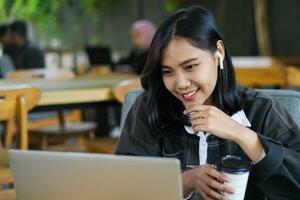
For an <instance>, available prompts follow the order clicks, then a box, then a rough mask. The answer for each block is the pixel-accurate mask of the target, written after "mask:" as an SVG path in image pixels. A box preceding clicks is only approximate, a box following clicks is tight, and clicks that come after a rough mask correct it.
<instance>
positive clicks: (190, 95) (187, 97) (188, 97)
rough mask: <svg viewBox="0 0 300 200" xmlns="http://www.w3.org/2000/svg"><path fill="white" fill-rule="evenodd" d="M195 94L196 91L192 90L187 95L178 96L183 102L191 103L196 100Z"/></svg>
mask: <svg viewBox="0 0 300 200" xmlns="http://www.w3.org/2000/svg"><path fill="white" fill-rule="evenodd" d="M197 92H198V90H194V91H192V92H189V93H185V94H181V95H180V96H181V98H182V99H183V100H184V101H193V100H194V99H195V98H196V95H197Z"/></svg>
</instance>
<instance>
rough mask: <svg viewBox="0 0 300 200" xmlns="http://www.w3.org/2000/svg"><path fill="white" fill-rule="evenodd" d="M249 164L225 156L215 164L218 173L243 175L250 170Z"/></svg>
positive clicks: (236, 158)
mask: <svg viewBox="0 0 300 200" xmlns="http://www.w3.org/2000/svg"><path fill="white" fill-rule="evenodd" d="M250 167H251V162H250V161H249V160H246V159H243V158H242V157H239V156H232V155H227V156H225V157H223V158H221V159H220V160H219V161H218V162H217V168H218V170H219V171H223V172H228V173H244V172H247V171H249V170H250Z"/></svg>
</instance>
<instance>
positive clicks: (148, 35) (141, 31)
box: [117, 19, 156, 74]
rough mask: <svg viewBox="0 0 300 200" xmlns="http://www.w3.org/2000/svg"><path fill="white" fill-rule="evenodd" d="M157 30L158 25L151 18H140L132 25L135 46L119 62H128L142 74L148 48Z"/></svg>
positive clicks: (127, 63) (136, 71) (135, 70)
mask: <svg viewBox="0 0 300 200" xmlns="http://www.w3.org/2000/svg"><path fill="white" fill-rule="evenodd" d="M155 32H156V26H155V25H154V24H153V23H152V22H151V21H149V20H144V19H143V20H138V21H136V22H134V23H133V24H132V26H131V38H132V43H133V45H134V48H133V49H132V50H131V52H130V54H129V56H128V57H126V58H122V59H121V60H120V61H119V62H118V63H117V64H126V65H130V66H131V67H132V70H133V71H134V72H135V73H137V74H141V73H142V71H143V68H144V64H145V61H146V58H147V54H148V49H149V47H150V44H151V41H152V38H153V36H154V34H155Z"/></svg>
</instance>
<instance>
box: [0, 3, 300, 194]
mask: <svg viewBox="0 0 300 200" xmlns="http://www.w3.org/2000/svg"><path fill="white" fill-rule="evenodd" d="M2 2H3V3H2V4H0V7H1V8H0V12H2V13H1V14H0V24H1V41H0V68H1V70H0V75H1V79H0V121H1V124H0V136H1V140H0V153H1V157H0V186H1V188H0V199H1V200H2V199H3V200H5V199H7V200H8V199H10V200H12V199H16V191H15V188H14V178H13V174H12V170H11V168H10V165H9V155H8V151H9V150H10V149H21V150H24V151H28V150H36V151H54V152H80V153H92V154H114V149H115V147H116V145H117V142H118V139H119V137H120V135H121V130H122V126H123V124H124V121H125V118H126V114H127V113H128V110H129V109H130V106H131V104H132V103H133V102H134V99H135V98H136V96H135V97H130V95H127V94H128V92H129V91H133V90H136V89H140V88H141V83H140V76H141V74H142V70H143V69H142V68H143V66H144V63H145V59H146V57H147V54H146V53H147V52H146V53H145V54H144V55H142V56H140V57H139V58H138V59H139V60H138V61H137V60H134V59H133V58H132V57H131V58H130V56H132V55H133V56H136V55H137V53H141V52H142V51H141V49H143V50H145V49H146V48H149V45H150V43H151V39H152V37H153V35H154V33H155V30H156V28H157V27H158V26H159V25H160V23H161V22H162V21H163V20H164V19H165V18H166V17H167V16H168V15H170V14H171V13H173V12H174V11H176V10H178V9H180V8H184V7H187V6H190V5H195V4H197V5H203V6H205V7H206V8H208V9H209V10H211V11H212V13H213V15H214V16H215V18H216V20H217V23H218V26H219V28H220V29H221V32H222V34H223V36H224V38H225V41H226V45H227V46H228V47H229V49H230V54H231V56H232V62H233V65H234V70H235V76H236V81H237V82H238V84H240V85H242V86H247V87H251V88H254V89H256V90H259V91H262V92H265V93H267V94H268V95H271V96H272V98H274V99H275V100H276V101H279V102H281V103H282V104H283V106H284V107H285V108H286V109H287V110H288V111H289V112H290V114H291V116H292V117H293V118H294V120H295V121H296V122H297V124H298V126H300V117H299V116H300V115H299V112H300V48H299V46H300V40H299V35H300V28H299V26H295V24H297V20H298V19H299V17H300V16H299V15H300V13H299V11H298V9H297V8H299V6H300V2H299V1H266V0H253V1H238V0H235V1H231V0H222V1H218V0H213V1H211V0H210V1H208V0H163V1H161V0H129V1H113V0H92V1H88V0H78V1H77V0H71V1H70V0H62V1H43V0H35V1H17V0H15V1H9V0H3V1H2ZM20 2H21V3H20ZM283 10H288V12H289V14H286V11H283ZM138 23H140V24H138ZM139 26H141V27H143V26H144V28H146V29H147V34H146V35H147V37H150V39H149V38H148V40H149V42H148V44H143V45H146V46H143V45H141V44H138V41H136V40H137V39H134V37H135V36H136V35H137V34H140V35H139V37H143V36H141V35H143V34H141V33H137V32H138V28H137V27H139ZM151 33H152V35H151ZM149 35H150V36H149ZM22 37H23V41H22ZM145 37H146V36H145ZM20 38H21V39H20ZM22 42H23V43H22ZM18 45H19V46H26V48H23V49H22V48H21V47H18ZM139 45H140V46H143V47H142V48H140V50H138V48H139ZM147 45H148V46H147ZM26 51H27V52H26ZM134 54H135V55H134ZM26 56H27V58H25V57H26ZM28 184H30V180H28ZM18 198H19V197H18ZM20 199H21V198H20Z"/></svg>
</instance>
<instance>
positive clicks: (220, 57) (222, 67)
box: [216, 51, 224, 69]
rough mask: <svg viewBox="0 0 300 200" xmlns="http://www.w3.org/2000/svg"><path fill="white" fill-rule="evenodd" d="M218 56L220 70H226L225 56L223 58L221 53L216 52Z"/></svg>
mask: <svg viewBox="0 0 300 200" xmlns="http://www.w3.org/2000/svg"><path fill="white" fill-rule="evenodd" d="M216 56H217V57H218V59H219V60H220V69H224V65H223V56H222V54H221V53H220V52H219V51H217V52H216Z"/></svg>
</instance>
